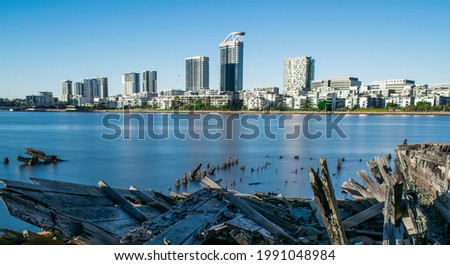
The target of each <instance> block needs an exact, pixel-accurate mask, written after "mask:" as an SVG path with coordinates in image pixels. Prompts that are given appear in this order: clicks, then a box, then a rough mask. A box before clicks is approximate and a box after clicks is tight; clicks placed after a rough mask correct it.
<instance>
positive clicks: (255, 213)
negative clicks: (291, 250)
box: [202, 177, 297, 244]
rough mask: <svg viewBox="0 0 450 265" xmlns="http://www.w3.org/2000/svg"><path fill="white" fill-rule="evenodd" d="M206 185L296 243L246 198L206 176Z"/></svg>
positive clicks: (282, 237) (275, 231) (266, 226)
mask: <svg viewBox="0 0 450 265" xmlns="http://www.w3.org/2000/svg"><path fill="white" fill-rule="evenodd" d="M202 183H203V184H204V185H206V186H207V187H209V188H212V189H215V190H217V191H218V192H219V193H220V194H221V195H222V196H223V197H225V198H226V199H227V200H228V201H229V202H230V203H231V204H233V205H234V206H235V207H236V208H238V209H239V211H241V212H242V213H243V214H245V215H246V216H247V217H249V218H250V219H252V220H253V221H254V222H256V223H257V224H259V225H260V226H262V227H264V228H265V229H266V230H267V231H269V232H270V233H272V234H273V235H274V236H276V237H278V238H279V239H282V240H284V241H286V242H287V243H289V244H296V243H297V241H296V240H295V239H293V238H292V237H291V236H290V235H288V234H287V233H286V232H285V231H284V230H283V229H281V228H280V227H279V226H277V225H275V224H274V223H272V222H270V221H269V220H268V219H267V218H265V217H264V216H263V215H262V214H260V213H259V212H258V211H256V210H254V209H253V208H252V207H251V206H250V205H248V204H247V203H246V202H245V201H244V200H242V199H240V198H238V197H236V196H235V195H234V194H232V193H230V192H228V191H227V190H225V189H224V188H223V187H222V186H220V185H219V184H217V183H216V182H214V181H213V180H211V179H210V178H208V177H205V178H204V179H203V181H202Z"/></svg>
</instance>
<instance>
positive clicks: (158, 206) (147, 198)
mask: <svg viewBox="0 0 450 265" xmlns="http://www.w3.org/2000/svg"><path fill="white" fill-rule="evenodd" d="M129 190H130V191H131V192H132V193H133V194H135V195H136V196H137V197H139V199H141V200H142V201H144V202H145V203H146V204H148V205H150V206H152V207H154V208H155V209H157V210H158V211H160V212H162V213H164V212H166V211H168V210H169V209H170V207H168V206H167V204H163V203H160V202H159V201H157V200H156V199H155V198H154V197H151V196H149V195H147V194H145V193H143V192H142V191H141V190H139V189H138V188H137V187H135V186H131V187H130V188H129Z"/></svg>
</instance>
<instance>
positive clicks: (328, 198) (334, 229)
mask: <svg viewBox="0 0 450 265" xmlns="http://www.w3.org/2000/svg"><path fill="white" fill-rule="evenodd" d="M320 170H321V175H322V177H319V175H318V172H315V171H314V170H313V169H312V168H310V169H309V175H310V182H311V188H312V190H313V193H314V200H315V201H316V203H317V208H318V209H319V211H320V213H321V215H322V219H323V221H324V223H325V228H326V229H327V232H328V235H329V236H330V240H331V244H333V245H346V244H347V237H346V235H345V231H344V226H343V225H342V220H341V214H340V212H339V210H338V207H337V203H336V198H335V196H334V189H333V186H332V184H331V181H330V175H329V173H328V167H327V161H326V160H325V159H324V158H321V159H320Z"/></svg>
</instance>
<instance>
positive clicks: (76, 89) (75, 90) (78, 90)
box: [72, 82, 83, 97]
mask: <svg viewBox="0 0 450 265" xmlns="http://www.w3.org/2000/svg"><path fill="white" fill-rule="evenodd" d="M72 95H74V96H80V97H82V96H83V83H81V82H74V83H73V84H72Z"/></svg>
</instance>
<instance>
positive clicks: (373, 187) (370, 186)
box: [357, 170, 384, 202]
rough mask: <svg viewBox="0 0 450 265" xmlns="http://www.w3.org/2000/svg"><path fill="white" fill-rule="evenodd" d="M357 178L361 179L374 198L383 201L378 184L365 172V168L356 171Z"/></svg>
mask: <svg viewBox="0 0 450 265" xmlns="http://www.w3.org/2000/svg"><path fill="white" fill-rule="evenodd" d="M357 174H358V176H359V178H360V179H361V180H362V182H363V183H364V185H366V187H367V188H368V189H369V191H370V192H372V195H373V196H374V197H375V199H376V200H377V201H378V202H384V194H383V191H382V190H381V188H380V186H378V185H377V184H376V183H375V182H374V181H373V180H372V179H371V178H370V176H369V175H368V174H367V173H366V171H365V170H359V171H358V172H357Z"/></svg>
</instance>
